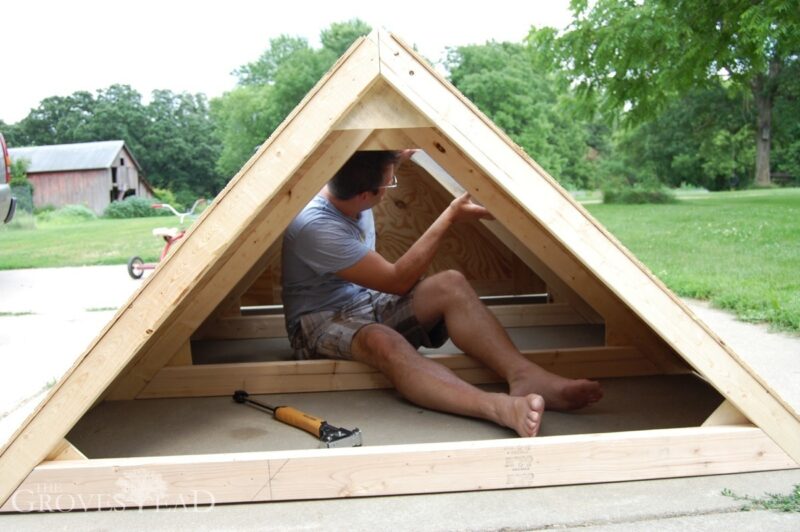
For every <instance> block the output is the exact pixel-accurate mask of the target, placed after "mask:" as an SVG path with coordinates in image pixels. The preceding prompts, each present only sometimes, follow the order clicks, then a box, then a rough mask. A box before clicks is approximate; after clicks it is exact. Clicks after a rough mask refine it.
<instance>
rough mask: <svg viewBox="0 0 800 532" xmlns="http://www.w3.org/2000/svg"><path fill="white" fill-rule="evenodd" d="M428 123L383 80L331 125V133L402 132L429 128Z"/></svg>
mask: <svg viewBox="0 0 800 532" xmlns="http://www.w3.org/2000/svg"><path fill="white" fill-rule="evenodd" d="M432 125H433V124H431V122H430V120H428V119H427V118H425V117H424V116H422V115H421V114H420V113H419V112H418V111H417V110H416V109H414V108H413V107H411V105H409V102H408V100H406V99H405V98H403V97H402V96H400V95H399V94H398V93H397V91H395V90H394V89H392V88H391V87H389V86H388V85H387V84H386V83H385V82H384V81H379V82H377V83H375V84H374V85H373V86H372V88H370V90H369V92H367V93H366V94H365V95H364V96H362V97H361V98H360V99H359V101H358V102H357V103H356V104H355V105H354V106H353V108H352V110H351V111H350V112H349V113H347V114H346V115H345V116H343V117H342V118H341V119H339V121H338V122H337V123H336V124H335V125H334V126H333V128H332V129H334V130H348V129H366V130H370V131H372V130H374V129H404V128H407V127H430V126H432Z"/></svg>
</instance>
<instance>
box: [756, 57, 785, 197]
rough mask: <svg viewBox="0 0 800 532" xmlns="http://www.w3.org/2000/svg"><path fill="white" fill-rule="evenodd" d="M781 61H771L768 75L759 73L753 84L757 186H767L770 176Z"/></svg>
mask: <svg viewBox="0 0 800 532" xmlns="http://www.w3.org/2000/svg"><path fill="white" fill-rule="evenodd" d="M779 72H780V61H779V60H777V59H776V58H773V59H772V60H771V61H770V62H769V71H768V73H767V75H766V76H765V75H763V74H762V75H759V76H757V77H756V79H755V80H753V83H752V85H751V87H752V90H753V98H754V100H755V103H756V110H757V112H758V116H757V117H756V121H757V123H756V176H755V184H756V186H760V187H766V186H769V185H770V183H771V182H772V180H771V178H770V166H769V155H770V149H771V147H772V104H773V101H774V99H775V93H776V92H777V89H778V81H777V77H778V73H779Z"/></svg>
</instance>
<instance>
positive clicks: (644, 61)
mask: <svg viewBox="0 0 800 532" xmlns="http://www.w3.org/2000/svg"><path fill="white" fill-rule="evenodd" d="M571 8H572V11H573V13H574V15H575V19H574V21H573V23H572V25H571V28H570V29H569V30H568V31H567V32H566V33H565V34H564V35H563V36H562V37H561V38H560V39H559V41H558V42H559V45H560V50H561V52H562V57H563V59H564V62H565V65H566V66H567V67H568V68H569V69H570V72H571V77H572V79H573V80H574V81H575V82H576V83H577V84H578V86H579V87H580V90H581V91H582V93H583V94H584V95H589V96H591V95H596V94H599V95H600V97H601V100H602V101H603V102H604V103H605V104H606V105H608V106H610V107H611V108H615V109H620V110H624V111H625V116H626V118H627V119H628V121H629V123H638V122H641V121H643V120H644V119H647V118H652V117H654V116H656V115H657V113H658V112H659V111H660V110H661V109H662V108H663V107H664V105H665V104H666V103H667V102H668V101H670V100H671V99H673V98H675V97H678V96H681V95H684V94H686V93H687V91H689V90H691V89H697V88H707V87H709V86H713V85H714V84H716V83H719V82H720V80H724V81H725V82H727V83H728V84H730V87H731V89H732V90H738V91H739V92H740V93H741V94H750V95H751V97H752V101H753V102H754V103H755V108H756V119H755V124H754V126H755V127H754V133H755V134H754V137H755V146H756V150H755V151H756V161H755V163H756V164H755V182H756V183H757V184H759V185H766V184H769V182H770V147H771V138H772V131H771V125H772V112H773V105H774V101H775V97H776V94H777V93H778V91H779V88H780V82H781V76H780V74H781V71H782V70H784V69H786V68H789V67H791V66H792V65H794V64H796V63H797V61H798V53H799V52H800V10H799V9H798V8H797V5H796V4H795V3H793V2H785V1H784V0H763V1H752V0H724V1H721V2H705V1H704V0H644V1H641V0H623V1H619V0H597V1H596V2H592V3H591V5H590V3H589V2H588V0H572V2H571Z"/></svg>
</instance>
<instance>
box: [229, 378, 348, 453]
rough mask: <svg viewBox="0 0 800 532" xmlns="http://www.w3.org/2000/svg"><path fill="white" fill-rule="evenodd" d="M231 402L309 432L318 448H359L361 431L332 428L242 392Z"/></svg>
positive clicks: (322, 422) (305, 415)
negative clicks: (316, 441) (316, 439)
mask: <svg viewBox="0 0 800 532" xmlns="http://www.w3.org/2000/svg"><path fill="white" fill-rule="evenodd" d="M233 400H234V401H236V402H237V403H241V404H245V403H248V404H251V405H253V406H256V407H259V408H262V409H264V410H266V411H267V412H269V413H270V414H272V415H273V416H275V419H277V420H278V421H281V422H283V423H286V424H287V425H291V426H293V427H297V428H298V429H302V430H304V431H306V432H309V433H311V434H313V435H314V436H316V437H317V438H319V441H320V442H321V445H320V447H360V446H361V431H360V430H358V429H353V430H347V429H342V428H339V427H334V426H333V425H330V424H328V422H327V421H325V420H324V419H322V418H318V417H315V416H312V415H309V414H306V413H305V412H301V411H300V410H297V409H296V408H292V407H291V406H271V405H268V404H265V403H260V402H258V401H254V400H253V399H250V394H249V393H247V392H246V391H244V390H236V391H235V392H233Z"/></svg>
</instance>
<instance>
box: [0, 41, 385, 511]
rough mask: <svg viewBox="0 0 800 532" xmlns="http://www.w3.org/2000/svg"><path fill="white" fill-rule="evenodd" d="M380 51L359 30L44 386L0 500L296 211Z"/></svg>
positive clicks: (329, 156) (347, 148)
mask: <svg viewBox="0 0 800 532" xmlns="http://www.w3.org/2000/svg"><path fill="white" fill-rule="evenodd" d="M377 55H378V54H377V44H376V42H375V40H374V39H372V40H371V39H368V38H364V39H360V40H358V41H357V42H356V43H355V44H354V45H353V46H352V47H351V49H350V50H349V51H348V53H347V54H345V56H344V57H343V58H342V59H341V60H340V61H339V62H337V63H336V64H335V65H334V66H333V67H332V68H331V70H330V71H329V73H328V74H327V75H326V76H325V77H324V78H323V79H322V80H320V82H319V83H318V84H317V85H316V86H315V88H314V89H312V91H310V92H309V94H308V96H307V97H306V98H305V99H304V100H303V101H302V102H301V103H300V104H299V105H298V107H297V108H296V109H295V111H293V112H292V113H291V114H290V116H289V117H287V119H286V120H285V121H284V122H283V124H282V125H281V126H280V127H279V128H278V129H277V130H276V131H275V132H274V133H273V135H272V136H271V137H270V139H269V140H267V142H265V143H264V144H263V145H262V147H261V148H260V149H259V151H258V152H257V153H256V154H255V155H254V156H253V158H252V159H251V160H250V161H249V162H248V163H247V164H246V165H245V166H244V168H243V169H242V170H241V171H240V173H239V174H237V176H235V177H234V178H233V179H232V180H231V182H230V183H229V184H228V186H226V188H225V189H224V190H223V191H222V192H221V193H220V194H219V195H218V196H217V198H216V199H215V200H214V202H213V203H212V204H211V205H210V206H209V208H208V209H206V211H205V212H204V213H203V214H202V215H201V216H200V218H199V219H198V220H197V221H196V222H195V223H194V224H193V225H192V227H191V228H190V230H189V231H188V232H187V235H186V237H185V238H183V239H181V241H180V244H179V246H178V248H177V249H176V250H175V252H174V253H173V254H171V255H170V256H169V257H168V258H167V260H165V261H164V262H162V263H161V264H160V265H159V269H158V271H156V272H155V273H154V274H153V275H151V276H149V277H148V278H147V279H145V281H144V283H143V285H142V287H141V288H140V290H139V291H138V292H137V293H136V294H135V295H134V296H133V297H132V298H131V300H129V301H128V303H127V304H126V305H125V307H124V309H123V310H122V311H121V312H119V313H118V314H117V315H116V316H115V318H114V320H113V321H112V322H111V323H109V325H108V326H107V327H106V328H105V329H104V331H102V332H101V334H100V336H99V337H98V338H97V339H96V340H95V341H94V342H93V343H92V344H91V345H90V347H89V348H88V350H87V351H86V352H85V353H84V354H83V355H82V356H81V357H80V358H79V359H78V360H77V361H76V363H75V365H73V367H72V368H71V369H70V370H69V371H68V372H67V373H66V374H65V376H64V377H63V378H62V379H61V380H60V381H59V382H58V383H57V384H56V386H54V387H53V388H52V389H51V390H50V392H49V394H48V397H47V398H46V399H45V400H44V401H43V402H42V404H41V405H40V406H39V408H38V409H37V411H36V412H34V413H33V414H32V415H31V416H30V417H29V418H28V420H27V421H26V422H25V423H24V424H23V425H22V426H21V427H20V428H19V429H18V430H17V431H16V433H15V434H14V435H13V436H12V438H11V439H10V440H9V443H8V445H7V447H6V448H5V449H4V450H3V451H2V454H1V455H0V471H3V475H2V476H0V501H5V500H6V499H7V498H8V496H9V495H10V494H11V493H12V492H13V490H14V489H15V488H16V487H17V486H18V485H19V483H20V482H22V480H23V479H24V478H25V475H27V474H28V473H29V472H30V471H31V469H32V468H33V467H34V466H35V465H36V464H38V463H39V462H41V461H42V460H43V459H44V458H45V457H46V456H47V453H49V452H50V450H51V449H52V448H53V446H54V445H55V444H56V443H57V442H58V441H59V440H60V439H61V438H63V437H64V436H65V435H66V433H67V432H68V431H69V430H70V429H71V428H72V427H73V426H74V425H75V424H76V423H77V422H78V420H79V419H80V417H81V416H82V415H83V414H84V413H85V412H86V411H87V410H88V409H89V408H90V407H91V406H92V404H94V403H95V402H96V401H97V400H99V399H100V398H101V396H103V395H104V394H105V393H106V391H107V390H108V389H109V387H110V386H113V384H112V383H114V382H116V383H117V386H116V388H115V389H114V390H113V393H115V394H116V396H117V397H130V398H133V397H135V396H136V395H138V392H139V391H140V390H141V389H142V388H144V386H145V385H146V383H147V382H148V380H149V379H150V378H152V376H153V375H155V374H156V372H157V371H158V370H159V369H160V368H161V367H162V366H163V365H165V364H166V363H167V361H168V359H169V357H170V356H172V355H173V354H174V353H175V351H176V350H177V349H178V348H179V347H180V345H181V344H182V343H183V342H185V341H186V340H187V339H188V338H189V337H190V335H191V333H193V332H194V330H195V329H196V328H197V326H199V324H200V323H201V322H202V321H203V320H204V319H205V318H206V317H207V316H208V315H209V314H210V312H211V311H212V310H213V309H214V308H215V307H216V305H217V304H218V303H219V302H220V301H221V300H222V299H223V298H224V297H225V295H227V294H228V293H229V291H230V289H231V288H232V287H233V286H234V285H235V284H236V281H238V280H239V278H241V276H242V275H243V274H244V273H245V272H246V271H247V270H248V269H249V267H250V266H251V265H252V264H253V263H254V262H255V261H256V260H257V258H258V257H259V256H260V255H261V254H262V253H263V252H264V250H266V249H267V248H268V247H269V245H270V243H272V242H273V241H274V240H275V239H276V238H277V237H278V235H279V234H280V233H281V232H282V231H283V228H284V227H285V225H286V224H288V222H289V221H290V220H291V218H292V216H293V215H294V213H296V212H298V211H299V210H300V209H301V208H302V206H303V205H305V203H307V202H308V200H309V199H311V197H312V196H313V195H314V193H316V192H317V191H318V190H319V189H320V188H321V187H322V185H323V184H324V183H325V181H327V179H328V178H329V177H330V175H331V174H332V173H333V172H334V171H335V169H336V168H338V167H339V166H341V164H342V163H343V162H344V161H346V160H347V158H348V157H349V156H350V154H352V153H353V152H354V151H355V149H356V148H357V147H358V146H360V145H361V144H362V143H363V142H364V140H365V139H366V136H367V135H365V134H363V132H334V133H333V134H331V133H329V129H330V125H331V124H332V123H334V122H336V121H337V120H338V119H339V118H340V117H341V116H343V115H344V114H346V113H347V112H348V111H349V110H350V108H351V107H352V105H353V104H354V103H355V102H356V101H357V100H358V98H359V96H360V95H361V94H363V93H364V92H366V91H367V90H368V89H369V87H370V86H371V85H372V84H373V83H375V81H376V80H377V79H378V75H379V74H378V65H377V59H378V57H377ZM279 139H280V141H278V140H279ZM323 146H324V148H325V149H323V150H322V152H320V147H323ZM319 153H322V157H319V158H318V159H317V162H316V163H315V164H314V166H313V167H312V168H311V169H309V171H308V172H307V173H305V174H303V175H302V177H303V179H302V180H300V181H296V180H294V178H297V177H300V176H298V175H297V174H298V170H299V169H300V168H302V167H303V165H304V163H306V162H307V161H308V160H309V158H310V157H313V156H314V155H318V154H319ZM117 376H120V378H119V379H116V377H117Z"/></svg>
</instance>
